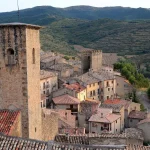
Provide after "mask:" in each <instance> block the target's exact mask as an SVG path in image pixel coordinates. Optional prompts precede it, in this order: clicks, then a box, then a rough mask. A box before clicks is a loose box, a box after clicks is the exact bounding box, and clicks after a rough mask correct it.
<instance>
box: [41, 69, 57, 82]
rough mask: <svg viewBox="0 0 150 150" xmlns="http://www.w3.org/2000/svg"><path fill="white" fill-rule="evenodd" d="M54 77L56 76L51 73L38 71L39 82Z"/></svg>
mask: <svg viewBox="0 0 150 150" xmlns="http://www.w3.org/2000/svg"><path fill="white" fill-rule="evenodd" d="M54 76H56V74H55V73H53V72H51V71H45V70H41V71H40V79H41V80H43V79H46V78H51V77H54Z"/></svg>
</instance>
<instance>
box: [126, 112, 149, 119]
mask: <svg viewBox="0 0 150 150" xmlns="http://www.w3.org/2000/svg"><path fill="white" fill-rule="evenodd" d="M128 117H129V118H132V119H141V120H142V119H145V118H146V117H147V115H146V112H143V111H137V110H132V111H131V112H130V114H129V116H128Z"/></svg>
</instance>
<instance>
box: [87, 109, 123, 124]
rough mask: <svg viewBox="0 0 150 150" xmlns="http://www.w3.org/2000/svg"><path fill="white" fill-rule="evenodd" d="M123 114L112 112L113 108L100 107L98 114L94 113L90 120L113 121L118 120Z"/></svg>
mask: <svg viewBox="0 0 150 150" xmlns="http://www.w3.org/2000/svg"><path fill="white" fill-rule="evenodd" d="M120 117H121V116H120V115H116V114H113V113H112V109H108V108H99V109H98V111H97V113H96V114H93V115H92V116H91V118H90V119H89V121H90V122H100V123H112V122H114V121H116V120H118V119H119V118H120Z"/></svg>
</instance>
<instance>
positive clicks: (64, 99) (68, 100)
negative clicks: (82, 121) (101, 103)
mask: <svg viewBox="0 0 150 150" xmlns="http://www.w3.org/2000/svg"><path fill="white" fill-rule="evenodd" d="M53 102H54V103H55V104H57V105H73V104H74V105H75V104H79V103H80V100H79V99H77V98H75V97H72V96H70V95H68V94H65V95H61V96H58V97H55V98H53Z"/></svg>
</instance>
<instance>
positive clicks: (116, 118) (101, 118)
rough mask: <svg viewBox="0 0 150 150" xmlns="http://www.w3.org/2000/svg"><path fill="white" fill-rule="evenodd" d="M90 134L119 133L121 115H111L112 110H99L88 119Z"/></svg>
mask: <svg viewBox="0 0 150 150" xmlns="http://www.w3.org/2000/svg"><path fill="white" fill-rule="evenodd" d="M89 132H90V133H98V134H101V133H120V132H121V115H117V114H113V113H112V109H108V108H99V109H98V110H97V113H96V114H93V115H92V116H91V118H90V119H89Z"/></svg>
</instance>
